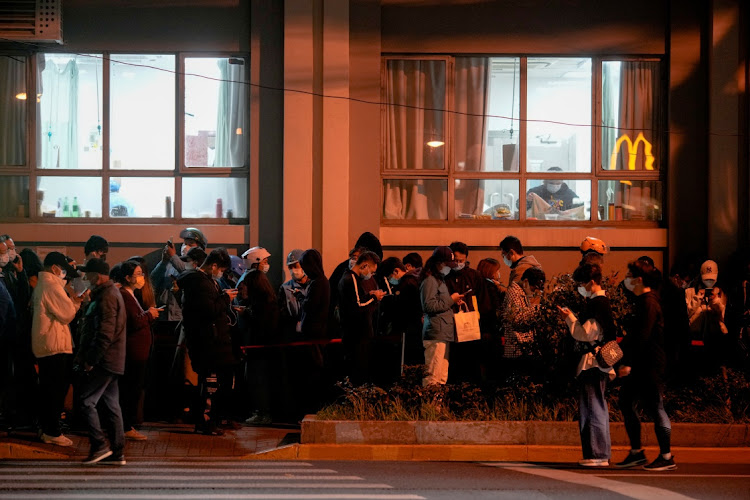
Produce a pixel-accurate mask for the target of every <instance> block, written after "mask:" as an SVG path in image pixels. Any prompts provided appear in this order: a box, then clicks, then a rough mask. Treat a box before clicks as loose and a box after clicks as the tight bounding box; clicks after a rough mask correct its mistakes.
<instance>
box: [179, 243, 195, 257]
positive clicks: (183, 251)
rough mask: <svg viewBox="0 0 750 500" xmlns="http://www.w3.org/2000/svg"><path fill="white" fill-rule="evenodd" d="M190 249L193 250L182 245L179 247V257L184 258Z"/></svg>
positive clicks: (188, 246)
mask: <svg viewBox="0 0 750 500" xmlns="http://www.w3.org/2000/svg"><path fill="white" fill-rule="evenodd" d="M191 248H194V247H192V246H190V245H186V244H184V243H183V244H182V246H181V247H180V255H181V256H183V257H184V256H186V255H187V254H188V252H189V251H190V249H191Z"/></svg>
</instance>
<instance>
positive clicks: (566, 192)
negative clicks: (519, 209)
mask: <svg viewBox="0 0 750 500" xmlns="http://www.w3.org/2000/svg"><path fill="white" fill-rule="evenodd" d="M529 193H534V194H536V195H539V197H540V198H541V199H543V200H544V201H546V202H547V203H549V205H550V206H551V207H555V208H557V209H558V210H569V209H571V208H574V207H577V206H580V203H573V200H574V199H575V198H578V195H577V194H576V193H575V191H573V190H572V189H570V188H569V187H568V185H567V184H566V183H565V182H563V183H562V186H560V190H559V191H557V192H556V193H550V192H549V191H547V186H546V185H545V184H542V185H541V186H536V187H533V188H531V189H529ZM530 208H531V203H529V202H527V203H526V209H527V210H528V209H530Z"/></svg>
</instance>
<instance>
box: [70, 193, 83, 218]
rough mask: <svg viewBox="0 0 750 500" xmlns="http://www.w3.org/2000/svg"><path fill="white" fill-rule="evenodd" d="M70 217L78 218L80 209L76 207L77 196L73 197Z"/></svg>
mask: <svg viewBox="0 0 750 500" xmlns="http://www.w3.org/2000/svg"><path fill="white" fill-rule="evenodd" d="M70 216H71V217H80V216H81V208H80V207H79V206H78V196H74V197H73V209H72V210H71V212H70Z"/></svg>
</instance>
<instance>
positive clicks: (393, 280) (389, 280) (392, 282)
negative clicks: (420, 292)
mask: <svg viewBox="0 0 750 500" xmlns="http://www.w3.org/2000/svg"><path fill="white" fill-rule="evenodd" d="M399 281H400V280H399V279H398V278H394V277H393V276H391V277H390V278H388V283H390V284H391V285H393V286H396V285H398V282H399Z"/></svg>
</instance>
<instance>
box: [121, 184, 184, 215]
mask: <svg viewBox="0 0 750 500" xmlns="http://www.w3.org/2000/svg"><path fill="white" fill-rule="evenodd" d="M173 200H174V178H173V177H112V178H111V179H110V180H109V215H110V216H111V217H172V215H173V213H174V212H173V207H174V201H173Z"/></svg>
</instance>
